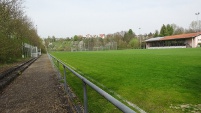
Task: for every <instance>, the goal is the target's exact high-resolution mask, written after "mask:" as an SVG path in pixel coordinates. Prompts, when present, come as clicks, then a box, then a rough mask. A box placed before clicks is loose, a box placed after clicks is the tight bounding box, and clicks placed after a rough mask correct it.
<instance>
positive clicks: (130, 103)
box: [65, 63, 146, 113]
mask: <svg viewBox="0 0 201 113" xmlns="http://www.w3.org/2000/svg"><path fill="white" fill-rule="evenodd" d="M65 64H66V63H65ZM66 65H68V66H69V67H71V68H72V69H73V70H75V71H77V70H76V68H75V67H73V66H71V65H69V64H66ZM77 72H78V73H79V74H81V75H84V74H83V73H82V72H81V71H77ZM86 78H88V79H90V81H92V82H94V83H96V84H98V85H99V86H101V87H102V88H104V89H107V90H108V91H109V92H110V93H112V94H114V95H115V96H117V97H118V98H119V99H121V100H122V101H124V102H125V103H127V104H128V105H129V106H131V107H133V108H134V109H136V110H138V111H139V112H140V113H146V112H145V111H144V110H142V109H141V108H139V107H138V106H137V105H135V104H133V103H132V102H130V101H128V100H126V99H124V98H123V97H122V96H121V95H119V94H117V93H116V92H114V91H113V90H111V89H108V88H107V87H106V86H104V85H103V84H101V83H99V82H97V81H96V80H94V79H93V78H91V77H89V76H86Z"/></svg>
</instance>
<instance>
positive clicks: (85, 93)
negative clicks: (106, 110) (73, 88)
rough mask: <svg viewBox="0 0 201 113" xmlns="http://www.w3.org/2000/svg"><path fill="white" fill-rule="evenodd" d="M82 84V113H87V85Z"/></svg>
mask: <svg viewBox="0 0 201 113" xmlns="http://www.w3.org/2000/svg"><path fill="white" fill-rule="evenodd" d="M82 82H83V90H84V113H88V105H87V84H86V83H85V82H84V81H82Z"/></svg>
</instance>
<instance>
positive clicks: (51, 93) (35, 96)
mask: <svg viewBox="0 0 201 113" xmlns="http://www.w3.org/2000/svg"><path fill="white" fill-rule="evenodd" d="M56 77H57V76H56V74H55V72H54V70H53V68H52V65H51V63H50V61H49V59H48V56H47V55H42V56H41V57H40V58H39V59H37V60H36V61H35V62H34V63H33V64H32V65H31V66H30V67H28V68H27V69H26V70H25V71H24V72H23V73H22V74H21V75H20V76H19V77H18V78H17V79H16V80H14V82H13V83H11V84H10V85H9V86H7V87H6V89H5V90H4V91H3V92H2V93H1V94H0V113H71V112H72V110H71V107H70V104H68V101H67V100H68V99H67V97H66V96H65V94H64V92H63V90H62V88H61V86H60V85H59V83H58V80H57V79H56Z"/></svg>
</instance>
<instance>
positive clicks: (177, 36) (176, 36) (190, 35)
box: [160, 32, 201, 40]
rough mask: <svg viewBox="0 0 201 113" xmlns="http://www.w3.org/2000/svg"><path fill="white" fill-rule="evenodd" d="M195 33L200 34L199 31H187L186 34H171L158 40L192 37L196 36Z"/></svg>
mask: <svg viewBox="0 0 201 113" xmlns="http://www.w3.org/2000/svg"><path fill="white" fill-rule="evenodd" d="M197 35H201V32H198V33H188V34H180V35H172V36H165V37H164V38H161V39H160V40H172V39H183V38H192V37H196V36H197Z"/></svg>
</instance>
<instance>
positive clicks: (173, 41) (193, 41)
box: [145, 32, 201, 49]
mask: <svg viewBox="0 0 201 113" xmlns="http://www.w3.org/2000/svg"><path fill="white" fill-rule="evenodd" d="M145 42H146V48H147V49H162V48H196V47H199V46H200V45H201V32H198V33H188V34H180V35H172V36H165V37H156V38H150V39H148V40H145Z"/></svg>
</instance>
